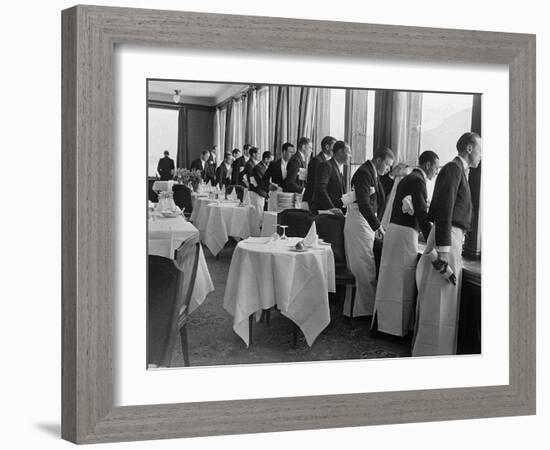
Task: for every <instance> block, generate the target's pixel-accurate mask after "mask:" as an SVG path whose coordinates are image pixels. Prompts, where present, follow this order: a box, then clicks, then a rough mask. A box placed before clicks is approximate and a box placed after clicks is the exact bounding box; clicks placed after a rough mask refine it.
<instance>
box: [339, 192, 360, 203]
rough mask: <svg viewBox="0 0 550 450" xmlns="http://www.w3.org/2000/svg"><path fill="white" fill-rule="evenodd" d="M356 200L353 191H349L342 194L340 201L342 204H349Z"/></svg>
mask: <svg viewBox="0 0 550 450" xmlns="http://www.w3.org/2000/svg"><path fill="white" fill-rule="evenodd" d="M356 200H357V197H356V196H355V191H353V190H352V191H349V192H346V193H345V194H344V195H342V203H343V204H344V206H348V205H351V204H352V203H353V202H355V201H356Z"/></svg>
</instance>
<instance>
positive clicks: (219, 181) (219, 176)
mask: <svg viewBox="0 0 550 450" xmlns="http://www.w3.org/2000/svg"><path fill="white" fill-rule="evenodd" d="M216 183H217V184H218V185H219V186H220V187H221V186H222V184H223V167H222V165H221V164H220V165H219V167H218V168H217V169H216Z"/></svg>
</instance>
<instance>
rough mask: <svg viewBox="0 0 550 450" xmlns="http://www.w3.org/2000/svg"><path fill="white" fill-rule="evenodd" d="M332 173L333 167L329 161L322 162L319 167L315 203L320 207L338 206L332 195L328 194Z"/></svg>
mask: <svg viewBox="0 0 550 450" xmlns="http://www.w3.org/2000/svg"><path fill="white" fill-rule="evenodd" d="M331 173H332V167H330V164H329V163H328V162H326V163H322V164H320V165H319V167H318V168H317V187H316V191H315V203H316V205H317V208H318V209H331V208H336V206H334V203H332V200H331V199H330V195H328V190H327V187H328V183H329V180H330V175H331Z"/></svg>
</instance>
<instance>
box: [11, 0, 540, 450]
mask: <svg viewBox="0 0 550 450" xmlns="http://www.w3.org/2000/svg"><path fill="white" fill-rule="evenodd" d="M100 3H102V4H104V5H112V6H133V7H144V8H163V9H187V10H194V11H204V12H225V13H232V14H253V15H254V14H255V15H270V16H287V17H301V18H312V19H334V20H342V21H362V22H374V23H393V24H402V25H418V26H437V27H451V28H467V29H483V30H490V31H510V32H529V33H537V34H538V42H537V53H538V62H537V75H538V76H537V80H538V83H537V84H538V91H537V92H538V111H537V122H538V130H539V131H538V148H539V150H540V151H539V160H538V166H537V172H538V185H539V201H538V206H539V209H538V211H539V212H538V214H537V218H538V219H537V220H538V225H539V229H541V230H542V229H544V230H548V229H549V228H550V221H549V217H548V212H549V207H548V201H547V200H546V202H545V203H546V205H543V200H542V197H543V195H542V190H543V189H544V192H545V193H546V194H547V196H548V195H550V189H549V188H550V180H549V177H545V179H543V176H542V175H543V171H544V170H545V168H546V167H547V166H548V163H549V162H550V159H549V158H548V156H547V154H545V152H544V151H543V149H547V148H548V145H545V143H546V144H547V143H548V139H547V136H548V131H547V129H543V124H547V123H548V122H549V120H550V116H549V114H548V104H549V103H550V98H548V88H547V86H548V83H549V82H550V73H549V69H548V60H549V56H550V54H549V53H550V52H549V49H548V46H547V45H546V44H547V43H548V40H549V39H550V30H549V29H548V24H547V18H546V17H547V15H546V14H545V13H544V6H543V5H544V2H539V1H535V0H524V1H523V2H521V4H519V3H518V2H517V1H515V2H499V3H498V4H497V3H496V2H495V3H493V2H479V1H478V0H463V1H462V2H460V4H456V5H455V4H449V5H445V7H443V6H442V3H441V2H440V1H428V0H419V1H417V2H410V1H407V0H394V1H391V2H363V3H361V2H357V1H356V0H339V1H338V2H337V3H331V2H319V1H315V2H311V3H308V2H296V1H295V0H279V1H277V2H258V1H256V0H234V1H232V2H226V1H224V0H187V1H186V2H181V1H176V0H172V1H168V0H158V1H143V0H142V1H140V0H134V1H128V0H116V1H115V0H111V1H102V2H100ZM72 4H73V2H70V1H62V0H52V1H50V2H38V1H36V0H31V1H28V2H7V3H6V4H5V5H4V9H3V11H4V13H3V17H4V18H5V19H9V20H5V21H4V23H3V26H2V27H1V28H0V33H2V34H1V40H0V42H2V56H3V59H2V62H3V65H2V67H3V70H2V71H1V72H0V74H1V75H0V76H1V77H2V78H1V82H2V84H1V85H2V86H3V87H4V94H5V95H4V97H3V102H2V108H1V111H2V112H1V113H0V114H2V123H4V124H8V126H5V127H3V129H2V155H3V158H4V159H3V161H2V162H3V164H2V169H3V172H4V173H5V174H7V175H8V179H7V180H5V181H4V189H5V190H6V195H5V197H4V198H5V199H6V200H5V201H4V207H3V214H2V216H1V220H0V230H1V231H0V236H2V258H1V259H0V261H1V262H0V264H1V265H2V267H1V270H0V274H1V275H0V277H1V279H0V286H1V288H2V296H1V298H2V317H3V320H2V326H1V327H0V333H1V336H0V337H1V342H2V349H3V351H2V371H1V376H2V382H1V383H0V386H1V388H0V389H1V394H2V395H1V397H0V398H1V399H2V408H1V411H2V414H3V415H4V417H3V419H4V420H3V423H4V426H3V427H2V433H0V441H1V442H2V444H3V447H4V448H40V449H43V450H48V449H57V448H73V447H72V446H70V444H68V443H66V442H64V441H61V440H59V417H60V342H61V337H60V327H61V324H60V296H61V291H60V245H61V233H60V214H61V206H60V181H59V180H60V170H61V169H60V168H61V164H60V103H61V102H60V79H61V74H60V67H61V62H60V48H61V45H60V30H61V24H60V10H61V9H63V8H66V7H69V6H72ZM497 7H498V9H497ZM21 92H26V93H29V92H34V94H33V95H38V94H39V95H40V98H41V105H43V106H42V107H41V108H38V110H35V107H32V108H29V104H28V103H26V102H22V101H21ZM20 118H24V120H20ZM31 136H32V137H33V139H32V140H31V139H30V137H31ZM22 151H23V152H25V155H28V159H27V161H28V166H29V171H30V177H29V179H31V180H33V181H34V182H32V183H31V182H29V180H22V179H20V178H19V173H18V172H15V171H14V170H13V168H14V167H16V166H17V165H18V164H20V162H19V161H20V155H21V152H22ZM491 169H492V168H488V170H491ZM495 169H496V168H495ZM36 176H38V177H39V180H38V183H39V189H37V182H36V181H35V180H34V178H35V177H36ZM17 198H23V199H25V198H29V199H31V198H32V199H33V201H32V204H31V203H30V202H29V207H28V208H25V212H27V214H24V215H23V214H18V213H19V211H21V210H22V209H23V208H21V207H20V206H18V205H19V203H16V202H17V201H18V200H16V199H17ZM546 198H548V197H546ZM34 199H37V200H34ZM15 205H17V206H15ZM543 224H544V225H543ZM548 242H549V241H548V237H546V236H544V235H543V234H542V233H540V235H539V239H538V244H539V254H540V257H539V258H538V261H539V270H538V274H539V279H542V274H543V270H544V269H546V270H548V268H549V264H548V262H547V259H548V258H546V259H543V256H544V255H547V254H549V253H550V247H549V245H548ZM549 294H550V290H549V289H548V287H547V286H545V285H543V283H539V286H538V297H539V302H538V312H537V318H538V319H537V322H538V328H537V334H538V345H537V353H538V368H539V373H538V377H537V379H538V382H539V390H538V398H539V415H538V416H536V417H513V418H498V419H483V420H469V421H455V422H444V423H423V424H408V425H392V426H377V427H359V428H350V429H338V430H321V431H302V432H291V433H277V434H267V435H265V434H263V435H248V436H230V437H216V438H202V439H192V440H187V441H185V442H182V441H177V440H176V441H160V442H154V443H150V442H142V443H126V444H120V445H117V446H116V447H113V446H107V445H100V446H96V447H93V448H105V449H114V448H116V449H130V448H143V449H151V448H167V449H168V448H170V449H172V448H174V449H175V448H182V446H185V447H186V448H188V449H212V448H224V449H237V448H238V449H239V450H244V449H255V450H256V449H258V448H261V449H265V450H268V449H281V448H298V449H299V448H304V447H306V446H307V447H308V448H312V449H316V450H317V449H334V448H339V447H342V446H343V445H346V446H350V447H353V448H355V447H357V448H376V449H393V448H407V449H408V450H413V449H423V450H427V449H440V448H445V449H446V450H450V449H461V450H464V449H474V448H475V449H477V448H480V449H485V448H487V449H488V448H498V449H502V450H504V449H518V448H544V445H543V443H542V440H543V439H545V440H546V441H547V440H548V431H547V429H548V428H547V427H548V425H547V424H548V422H549V419H550V414H549V412H548V408H549V406H550V402H549V398H548V388H547V386H548V382H545V380H544V376H546V377H547V376H548V370H547V369H548V361H549V358H550V356H549V355H550V352H549V351H548V348H547V340H548V336H549V333H548V327H547V324H548V322H549V319H550V317H549V315H548V306H547V303H546V302H543V301H542V300H543V298H546V299H547V298H549V297H550V295H549ZM543 324H544V327H545V329H544V328H543V326H542V325H543ZM342 382H343V381H342ZM537 439H538V440H539V441H540V443H539V444H537V443H536V442H537Z"/></svg>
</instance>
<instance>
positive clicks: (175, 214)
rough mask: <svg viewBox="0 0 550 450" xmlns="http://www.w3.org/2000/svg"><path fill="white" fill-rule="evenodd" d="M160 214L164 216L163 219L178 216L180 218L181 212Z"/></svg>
mask: <svg viewBox="0 0 550 450" xmlns="http://www.w3.org/2000/svg"><path fill="white" fill-rule="evenodd" d="M161 214H162V215H163V216H164V217H169V218H172V219H173V218H175V217H178V216H181V212H179V211H175V212H172V211H162V212H161Z"/></svg>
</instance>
